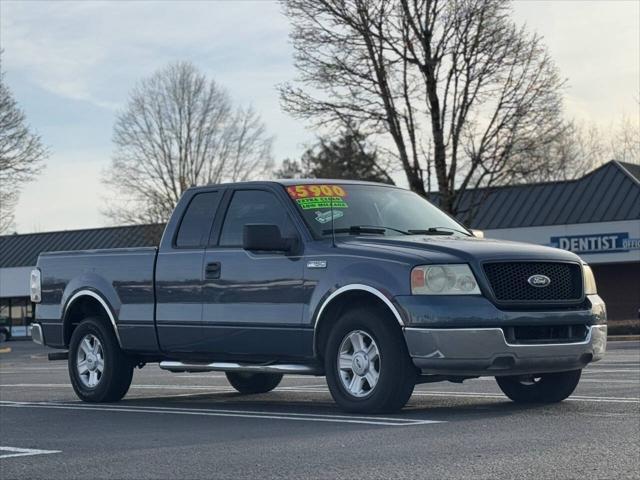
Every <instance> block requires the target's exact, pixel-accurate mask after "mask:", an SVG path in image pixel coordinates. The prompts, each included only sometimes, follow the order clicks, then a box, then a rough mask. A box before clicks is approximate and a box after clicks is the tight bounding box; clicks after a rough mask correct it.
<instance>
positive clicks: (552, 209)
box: [458, 161, 640, 230]
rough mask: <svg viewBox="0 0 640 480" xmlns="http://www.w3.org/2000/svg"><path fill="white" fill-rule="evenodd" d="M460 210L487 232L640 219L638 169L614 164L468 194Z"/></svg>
mask: <svg viewBox="0 0 640 480" xmlns="http://www.w3.org/2000/svg"><path fill="white" fill-rule="evenodd" d="M458 210H459V212H460V213H459V214H458V219H459V220H461V221H462V222H463V223H464V224H466V225H468V226H470V227H471V228H477V229H483V230H491V229H500V228H519V227H534V226H542V225H567V224H576V223H597V222H613V221H622V220H639V219H640V166H639V165H635V164H631V163H623V162H618V161H611V162H608V163H606V164H604V165H602V166H601V167H599V168H597V169H595V170H593V171H592V172H589V173H588V174H586V175H585V176H584V177H581V178H579V179H576V180H567V181H559V182H545V183H533V184H524V185H513V186H505V187H495V188H480V189H475V190H468V191H466V192H465V193H464V194H463V195H462V197H461V198H460V203H459V209H458Z"/></svg>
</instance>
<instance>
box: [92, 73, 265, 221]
mask: <svg viewBox="0 0 640 480" xmlns="http://www.w3.org/2000/svg"><path fill="white" fill-rule="evenodd" d="M113 141H114V143H115V153H114V155H113V159H112V163H111V166H110V168H109V169H108V170H107V171H106V172H105V175H104V179H105V182H106V183H107V184H108V185H109V186H110V187H111V188H112V189H113V190H115V191H116V192H117V193H118V195H119V200H120V204H117V205H115V206H111V207H108V208H106V209H105V210H104V212H103V213H104V214H105V215H106V216H107V217H109V218H110V219H111V220H113V221H114V222H124V223H155V222H163V221H166V220H167V219H168V217H169V215H170V214H171V211H172V210H173V208H174V207H175V205H176V203H177V202H178V199H179V198H180V196H181V195H182V193H183V192H184V191H185V190H186V189H187V188H189V187H193V186H196V185H207V184H213V183H219V182H223V181H241V180H247V179H250V178H256V177H260V176H262V175H265V174H267V172H269V171H270V169H271V166H272V155H271V144H272V137H270V136H268V135H267V133H266V128H265V125H264V123H263V122H262V120H261V118H260V116H259V115H258V114H257V113H256V112H255V111H254V110H253V109H251V108H242V107H234V106H233V105H232V102H231V99H230V97H229V95H228V93H227V92H226V90H224V89H223V88H221V87H220V86H219V85H217V84H216V83H215V82H214V81H213V80H211V81H207V79H206V77H205V76H204V75H203V74H202V73H200V72H199V71H198V70H197V69H196V68H195V67H194V66H193V65H192V64H190V63H185V62H179V63H174V64H171V65H169V66H168V67H166V68H164V69H162V70H160V71H158V72H157V73H156V74H155V75H153V76H152V77H150V78H148V79H145V80H142V81H141V82H140V83H139V84H138V85H137V86H136V88H135V89H134V90H133V92H132V94H131V96H130V99H129V103H128V105H127V108H126V110H125V111H124V112H122V113H121V114H120V115H119V116H118V118H117V120H116V123H115V126H114V130H113Z"/></svg>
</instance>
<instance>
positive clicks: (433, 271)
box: [411, 264, 480, 295]
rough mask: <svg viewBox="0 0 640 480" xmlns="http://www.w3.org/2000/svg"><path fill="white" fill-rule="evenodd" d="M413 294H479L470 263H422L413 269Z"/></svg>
mask: <svg viewBox="0 0 640 480" xmlns="http://www.w3.org/2000/svg"><path fill="white" fill-rule="evenodd" d="M411 293H412V294H413V295H478V294H479V293H480V289H479V288H478V282H477V281H476V277H474V276H473V272H472V271H471V269H470V268H469V265H465V264H460V265H422V266H419V267H415V268H414V269H413V270H412V271H411Z"/></svg>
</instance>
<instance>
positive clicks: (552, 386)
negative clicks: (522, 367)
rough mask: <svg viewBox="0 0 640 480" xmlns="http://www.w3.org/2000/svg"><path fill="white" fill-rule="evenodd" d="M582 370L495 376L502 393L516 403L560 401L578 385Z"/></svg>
mask: <svg viewBox="0 0 640 480" xmlns="http://www.w3.org/2000/svg"><path fill="white" fill-rule="evenodd" d="M581 373H582V370H572V371H569V372H559V373H543V374H534V375H516V376H508V377H496V381H497V382H498V386H499V387H500V390H502V391H503V392H504V394H505V395H506V396H507V397H509V398H510V399H511V400H513V401H514V402H517V403H557V402H561V401H562V400H564V399H565V398H567V397H568V396H569V395H571V394H572V393H573V391H574V390H575V389H576V387H577V386H578V382H579V381H580V374H581Z"/></svg>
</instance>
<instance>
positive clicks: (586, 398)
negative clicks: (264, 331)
mask: <svg viewBox="0 0 640 480" xmlns="http://www.w3.org/2000/svg"><path fill="white" fill-rule="evenodd" d="M6 387H20V388H23V387H35V388H70V387H71V385H70V384H65V383H15V384H3V385H0V388H6ZM131 388H132V389H141V390H202V391H203V392H204V391H209V392H211V393H213V392H215V393H224V392H234V391H235V390H234V389H232V388H230V387H228V386H216V385H132V386H131ZM278 390H286V391H288V392H295V393H329V390H328V389H327V388H326V387H324V386H320V387H313V386H309V387H305V388H301V387H295V386H292V387H282V388H279V389H278ZM413 395H417V396H423V397H459V398H468V397H474V398H500V399H505V398H506V397H505V396H504V395H503V394H501V393H487V392H447V391H431V390H430V391H426V392H425V391H415V392H413ZM185 396H188V395H185ZM567 401H573V402H601V403H640V398H637V397H636V398H633V397H602V396H596V395H572V396H571V397H569V398H567ZM0 403H2V402H0Z"/></svg>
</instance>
